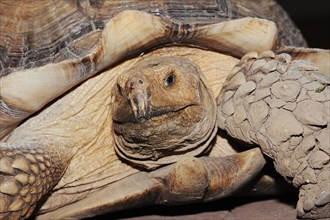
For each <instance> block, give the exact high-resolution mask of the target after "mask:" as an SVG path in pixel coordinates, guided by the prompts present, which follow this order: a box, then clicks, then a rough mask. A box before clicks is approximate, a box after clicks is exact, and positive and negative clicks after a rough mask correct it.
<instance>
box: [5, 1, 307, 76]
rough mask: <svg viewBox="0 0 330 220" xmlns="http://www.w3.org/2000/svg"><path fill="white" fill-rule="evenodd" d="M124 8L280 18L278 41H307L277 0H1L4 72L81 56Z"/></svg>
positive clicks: (216, 17)
mask: <svg viewBox="0 0 330 220" xmlns="http://www.w3.org/2000/svg"><path fill="white" fill-rule="evenodd" d="M125 10H138V11H144V12H148V13H151V14H155V15H157V16H160V17H165V18H170V19H171V21H172V22H174V23H178V24H187V25H188V26H189V25H194V24H198V25H204V24H210V23H216V22H224V21H227V20H232V19H237V18H242V17H259V18H265V19H269V20H272V21H275V22H276V23H277V26H278V27H279V35H280V36H279V38H278V39H279V40H278V43H279V44H280V45H292V46H306V42H305V41H304V39H303V37H302V35H301V33H300V31H299V30H298V29H297V28H296V27H295V25H294V24H293V22H292V21H291V20H290V18H289V17H288V15H287V14H286V12H285V11H284V10H283V9H282V8H281V7H280V6H279V5H278V4H277V3H276V2H275V1H274V0H267V1H265V0H255V1H249V0H245V1H243V0H217V1H214V0H200V1H199V2H198V4H196V2H195V1H192V0H185V1H183V2H179V3H178V1H176V0H170V1H164V0H144V1H139V0H122V1H103V0H96V1H94V0H93V1H91V0H81V1H77V0H75V1H59V2H58V1H47V0H43V1H42V0H39V1H18V2H16V1H15V2H14V1H11V0H2V1H0V20H1V22H0V30H1V31H0V76H4V75H7V74H9V73H11V72H13V71H16V70H20V69H29V68H34V67H39V66H43V65H46V64H48V63H57V62H60V61H63V60H68V59H77V58H80V57H83V56H85V55H86V54H88V53H89V52H90V51H91V50H92V48H93V47H94V46H95V45H96V44H97V42H98V39H99V37H100V33H101V30H102V29H103V28H104V26H105V24H106V23H107V22H108V21H109V20H110V19H111V18H112V17H113V16H116V15H117V14H118V13H120V12H122V11H125Z"/></svg>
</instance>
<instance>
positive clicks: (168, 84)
mask: <svg viewBox="0 0 330 220" xmlns="http://www.w3.org/2000/svg"><path fill="white" fill-rule="evenodd" d="M175 81H176V76H175V75H174V73H170V74H169V75H168V76H167V77H166V79H165V83H164V85H165V87H166V88H168V87H171V86H173V84H174V83H175Z"/></svg>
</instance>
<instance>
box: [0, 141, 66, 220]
mask: <svg viewBox="0 0 330 220" xmlns="http://www.w3.org/2000/svg"><path fill="white" fill-rule="evenodd" d="M66 166H67V160H65V158H62V155H61V154H60V153H59V152H57V151H56V150H55V149H54V148H52V147H47V148H43V147H40V145H39V144H22V145H21V144H15V143H12V144H9V143H0V219H20V218H27V217H29V216H30V215H31V214H32V212H33V210H34V209H35V207H36V204H37V202H38V201H39V200H40V199H41V197H42V196H43V195H45V194H46V193H47V192H48V191H49V190H51V189H52V188H53V187H54V185H55V184H56V183H57V182H58V181H59V179H60V178H61V176H62V174H63V172H64V170H65V168H66Z"/></svg>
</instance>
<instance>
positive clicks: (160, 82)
mask: <svg viewBox="0 0 330 220" xmlns="http://www.w3.org/2000/svg"><path fill="white" fill-rule="evenodd" d="M113 95H114V103H113V106H114V109H113V121H114V123H113V130H114V134H115V149H116V152H117V154H118V155H119V156H120V157H121V158H123V159H124V160H125V161H127V162H128V163H130V164H133V165H136V166H140V167H141V166H142V167H144V168H147V169H155V168H157V167H159V166H161V165H166V164H170V163H174V162H176V161H178V160H179V159H180V158H182V157H185V156H197V155H200V154H201V153H202V152H205V151H207V150H208V147H209V146H210V145H209V143H210V141H211V140H212V137H214V135H215V132H216V128H215V121H214V119H215V103H214V97H213V93H212V92H211V91H209V89H208V86H207V85H206V82H205V79H204V76H203V75H202V73H201V71H200V70H199V68H198V67H196V66H194V64H193V63H192V62H190V61H189V60H187V59H183V58H178V57H167V58H161V59H159V58H152V59H145V60H144V61H143V62H141V63H138V64H136V65H135V66H134V67H132V68H131V69H130V70H128V71H127V72H125V73H124V74H123V75H121V76H120V77H119V78H118V79H117V83H116V86H114V88H113Z"/></svg>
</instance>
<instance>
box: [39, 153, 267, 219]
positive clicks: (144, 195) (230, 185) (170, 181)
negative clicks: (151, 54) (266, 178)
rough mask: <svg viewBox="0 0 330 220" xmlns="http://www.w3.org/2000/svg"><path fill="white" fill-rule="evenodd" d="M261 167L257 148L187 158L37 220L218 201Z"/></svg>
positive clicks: (141, 174) (262, 158)
mask: <svg viewBox="0 0 330 220" xmlns="http://www.w3.org/2000/svg"><path fill="white" fill-rule="evenodd" d="M264 164H265V159H264V157H263V155H262V153H261V151H260V150H259V149H258V148H255V149H251V150H249V151H246V152H243V153H240V154H235V155H232V156H227V157H223V158H220V157H218V158H217V157H214V158H211V157H202V158H195V157H187V158H183V159H181V160H180V161H178V162H177V163H176V164H172V165H170V166H166V167H163V168H160V169H158V170H155V171H152V172H149V173H148V172H139V173H136V174H134V175H132V176H130V177H127V178H125V179H123V180H121V181H118V182H115V183H112V184H110V185H108V186H107V187H106V188H103V189H101V190H99V191H96V192H95V193H93V194H91V195H90V196H88V197H87V198H85V199H83V200H81V201H79V202H76V203H74V204H71V205H67V206H65V207H62V208H60V209H57V210H55V211H52V212H49V213H46V214H43V215H39V216H38V217H37V219H54V218H56V219H64V218H68V217H70V218H72V217H74V218H86V217H91V216H95V215H100V214H103V213H108V212H114V211H119V210H123V209H131V208H136V207H141V206H147V205H152V204H166V205H175V204H185V203H195V202H205V201H211V200H215V199H220V198H224V197H227V196H230V195H232V194H233V193H234V192H236V191H237V190H239V189H240V187H241V186H243V185H245V184H246V183H247V182H248V181H250V180H252V179H253V178H254V177H255V176H256V175H257V174H258V171H260V170H261V168H262V167H263V165H264ZM123 189H126V190H125V191H123ZM105 195H108V196H105ZM78 207H79V209H78ZM82 207H83V208H82ZM76 210H79V211H76Z"/></svg>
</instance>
